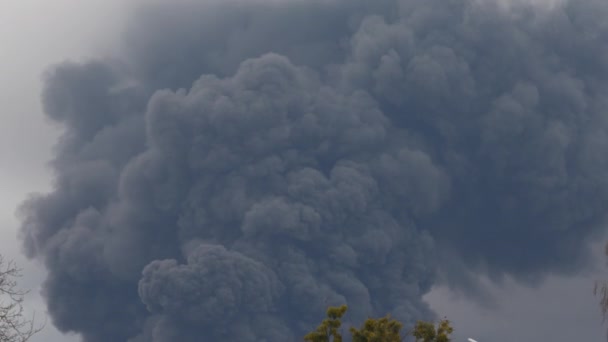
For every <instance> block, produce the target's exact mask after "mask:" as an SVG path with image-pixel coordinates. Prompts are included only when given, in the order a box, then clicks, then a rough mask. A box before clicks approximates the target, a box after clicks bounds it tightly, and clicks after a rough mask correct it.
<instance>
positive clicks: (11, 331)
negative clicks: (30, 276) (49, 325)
mask: <svg viewBox="0 0 608 342" xmlns="http://www.w3.org/2000/svg"><path fill="white" fill-rule="evenodd" d="M20 277H21V269H20V268H18V267H17V265H16V263H15V262H14V261H12V260H9V261H6V260H5V259H4V257H3V256H2V255H0V342H26V341H28V340H30V338H31V337H32V336H34V335H35V334H36V333H38V332H40V331H41V330H42V329H43V328H44V326H45V323H43V324H41V325H36V324H35V323H34V322H35V320H36V316H35V314H34V315H33V316H32V318H31V319H27V318H26V317H25V314H24V309H23V305H22V304H23V301H24V298H25V295H26V294H27V293H28V292H29V291H25V290H21V289H19V288H18V287H17V279H18V278H20Z"/></svg>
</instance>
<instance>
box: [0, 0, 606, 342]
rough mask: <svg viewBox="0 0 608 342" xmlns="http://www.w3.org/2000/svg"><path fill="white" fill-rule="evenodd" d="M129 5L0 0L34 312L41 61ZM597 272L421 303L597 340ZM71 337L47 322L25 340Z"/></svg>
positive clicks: (504, 336) (0, 240) (496, 327)
mask: <svg viewBox="0 0 608 342" xmlns="http://www.w3.org/2000/svg"><path fill="white" fill-rule="evenodd" d="M129 8H130V4H127V3H126V1H123V0H103V1H102V0H87V1H82V0H55V1H47V0H2V1H0V43H1V46H2V47H1V49H0V80H1V82H0V104H1V108H2V112H1V113H0V115H1V118H2V124H1V125H0V156H2V157H1V158H0V188H1V189H2V190H3V191H2V192H1V193H0V253H2V254H4V255H5V256H7V257H8V258H12V259H15V260H17V261H18V262H19V264H20V265H21V266H22V267H24V278H23V281H22V283H21V284H22V285H23V286H24V287H28V288H31V289H33V293H32V294H31V295H30V296H29V297H28V301H27V303H26V306H27V307H28V309H29V310H32V309H33V310H35V311H36V312H38V313H44V311H45V309H44V304H43V303H42V300H41V298H40V297H39V296H37V295H36V292H37V291H38V287H39V286H40V283H41V282H42V280H43V279H44V271H43V269H42V268H41V267H39V266H37V265H35V264H33V263H30V262H28V261H26V260H25V259H24V257H23V256H22V255H21V254H20V252H19V242H18V241H17V239H16V234H17V229H18V221H17V219H16V218H15V215H14V212H15V209H16V206H17V205H18V204H19V203H20V202H21V201H22V200H23V199H24V198H25V197H26V195H27V194H28V193H31V192H39V191H45V190H47V189H49V188H50V185H49V182H50V173H49V172H50V170H49V169H48V168H47V167H46V164H45V163H46V162H47V161H48V160H49V158H50V153H51V148H52V146H53V144H54V141H55V139H56V138H57V136H58V130H57V128H55V127H53V126H52V125H50V124H49V123H48V122H47V121H46V120H45V119H44V118H43V116H42V114H41V109H40V104H39V93H40V90H41V83H40V76H41V73H42V72H43V70H44V69H45V67H47V66H48V65H49V64H52V63H56V62H58V61H62V60H64V59H71V60H81V59H82V58H85V57H87V56H102V55H104V54H107V53H109V51H111V50H112V46H113V44H114V43H115V42H117V41H119V39H120V32H121V27H122V25H123V24H124V20H125V15H126V14H127V13H128V10H129ZM109 22H110V23H111V24H109ZM598 250H600V248H599V247H598ZM596 254H599V252H598V253H596ZM602 276H603V273H602V272H597V273H591V274H584V275H581V276H579V277H575V278H562V277H550V278H549V279H548V280H547V281H545V282H544V283H543V284H542V285H540V286H539V287H537V288H525V287H522V286H521V285H516V284H514V283H512V282H507V284H505V286H504V287H503V288H498V287H496V286H493V285H488V286H489V287H490V288H491V290H490V292H491V293H493V294H495V298H496V305H495V306H493V307H481V306H479V305H477V304H476V303H474V302H472V301H469V300H468V299H466V298H464V297H461V296H458V294H456V293H452V292H450V290H449V289H447V288H445V287H438V288H436V289H435V290H434V291H433V292H432V293H430V294H429V295H427V300H428V301H429V302H430V303H431V305H432V307H433V308H434V309H435V310H436V312H437V313H438V314H439V315H441V316H444V315H445V316H447V317H448V318H449V319H451V320H453V321H454V326H455V328H456V333H455V336H456V339H455V341H464V340H465V339H466V338H467V337H473V338H475V339H477V340H478V341H480V342H484V341H488V342H489V341H494V342H508V341H539V340H541V339H542V340H550V341H553V342H570V341H599V340H600V339H601V338H603V337H604V331H603V328H602V326H601V317H600V313H599V310H598V307H597V300H596V299H595V298H594V297H593V296H592V293H591V291H592V288H593V281H594V279H597V278H600V277H602ZM76 340H77V339H76V338H75V337H73V336H72V337H69V336H61V335H60V334H59V333H58V332H57V331H56V330H55V329H54V328H53V327H52V325H51V324H48V326H47V328H46V329H45V330H44V332H43V333H41V334H39V335H37V336H36V337H35V338H34V339H33V342H42V341H49V342H59V341H76Z"/></svg>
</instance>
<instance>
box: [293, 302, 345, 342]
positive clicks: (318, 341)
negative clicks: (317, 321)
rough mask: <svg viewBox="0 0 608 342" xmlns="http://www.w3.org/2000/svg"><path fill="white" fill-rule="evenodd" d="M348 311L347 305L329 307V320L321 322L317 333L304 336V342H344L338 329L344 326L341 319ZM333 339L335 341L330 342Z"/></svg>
mask: <svg viewBox="0 0 608 342" xmlns="http://www.w3.org/2000/svg"><path fill="white" fill-rule="evenodd" d="M346 309H347V307H346V305H342V306H340V307H329V309H327V318H326V319H324V320H323V322H321V325H319V326H318V327H317V329H316V330H315V331H313V332H310V333H308V334H307V335H306V336H304V341H309V342H330V341H333V342H342V335H341V334H340V332H338V328H340V326H341V325H342V322H341V321H340V319H341V318H342V316H343V315H344V313H345V312H346ZM331 337H333V340H330V338H331Z"/></svg>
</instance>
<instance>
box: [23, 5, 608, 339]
mask: <svg viewBox="0 0 608 342" xmlns="http://www.w3.org/2000/svg"><path fill="white" fill-rule="evenodd" d="M606 15H608V3H605V2H604V1H599V0H598V1H585V2H580V1H579V2H568V3H566V4H564V5H563V6H558V7H556V8H554V9H551V10H547V9H539V8H537V7H533V6H525V5H521V6H515V7H513V8H511V9H509V10H504V9H501V8H500V7H499V6H498V5H493V4H491V3H485V4H480V3H476V2H473V1H465V0H450V1H445V0H441V1H440V0H425V1H421V0H420V1H418V0H403V1H396V0H391V1H389V0H385V1H376V2H373V4H370V2H369V1H342V0H335V1H329V2H319V1H311V2H304V1H289V2H279V3H255V4H252V3H234V2H230V3H222V4H205V3H204V2H203V1H201V2H200V3H199V2H177V3H175V2H167V3H164V4H162V3H161V4H156V5H147V6H145V7H144V8H142V10H141V11H139V12H138V14H137V15H135V16H134V19H133V21H132V23H131V24H130V26H129V28H128V30H127V32H126V42H127V43H126V44H125V48H124V51H122V52H121V53H120V54H119V55H120V57H117V58H115V59H111V60H100V61H91V62H88V63H84V64H77V63H63V64H61V65H59V66H56V67H54V68H53V69H52V70H50V71H49V73H48V75H47V80H46V88H45V92H44V97H43V100H44V101H43V102H44V107H45V112H46V114H47V115H48V117H50V118H51V119H53V120H54V121H56V122H58V123H59V124H61V125H62V126H63V127H64V128H65V133H64V135H63V136H62V138H61V140H60V141H59V142H58V145H57V148H56V155H55V158H54V160H53V162H52V166H53V168H54V171H55V188H54V190H53V191H52V192H51V193H49V194H45V195H38V196H35V197H33V198H31V199H30V200H28V201H27V202H26V203H24V205H23V206H22V209H21V214H22V217H23V227H22V236H23V241H24V246H25V250H26V252H27V254H28V255H29V256H30V257H37V258H41V259H43V260H44V261H45V264H46V267H47V269H48V271H49V276H48V278H47V280H46V282H45V284H44V293H45V296H46V299H47V303H48V307H49V312H50V313H51V315H52V318H53V323H54V324H55V325H57V327H58V328H59V329H61V330H63V331H75V332H78V333H81V334H82V336H83V337H84V340H85V341H87V342H95V341H131V342H140V341H157V342H165V341H211V340H218V339H222V340H228V341H272V342H274V341H295V340H298V339H299V338H300V336H301V334H302V333H304V332H305V331H306V330H309V329H311V328H313V327H314V324H315V323H317V322H318V320H319V319H320V318H321V317H322V315H323V311H324V309H325V308H326V307H327V306H328V305H334V304H342V303H347V304H348V305H349V306H350V309H349V313H348V318H347V320H349V321H352V322H360V321H361V320H363V319H364V318H365V317H367V316H368V315H382V314H384V313H386V312H391V314H392V315H393V316H395V317H397V318H399V319H401V320H403V321H405V322H406V323H407V324H411V323H412V322H413V321H414V320H415V319H424V318H429V317H432V313H431V312H430V310H429V308H428V306H427V305H426V304H424V303H423V302H422V300H421V297H422V295H424V294H425V293H427V292H428V291H429V290H430V288H431V286H432V285H433V284H434V283H436V282H437V281H438V279H437V275H438V274H439V275H441V279H442V281H446V282H447V283H448V284H450V285H451V286H455V287H458V288H460V289H462V290H465V291H466V290H467V289H468V290H470V286H471V285H470V284H471V283H470V279H471V278H469V275H471V274H476V273H485V274H488V275H489V276H491V277H493V278H494V279H497V280H499V279H500V277H502V276H504V275H511V276H514V277H515V278H517V279H519V280H520V281H522V282H525V283H531V282H534V281H538V280H541V279H542V278H543V276H544V275H545V274H548V273H560V274H571V273H574V272H576V271H578V270H580V269H581V268H583V267H586V265H588V262H589V252H588V249H587V248H586V247H587V243H588V241H589V240H590V239H592V238H593V237H595V236H597V235H598V233H600V232H601V231H602V230H603V224H604V221H605V220H604V212H605V211H606V206H607V204H606V203H608V177H607V176H606V175H607V172H606V171H608V155H607V154H606V153H605V151H606V148H607V147H608V120H607V117H606V112H605V108H607V106H606V105H607V104H608V103H607V102H608V100H606V99H607V98H608V97H606V96H605V95H606V94H607V90H608V88H607V86H608V82H607V80H608V77H607V76H608V75H607V73H608V61H607V60H606V59H605V57H604V56H606V55H607V52H608V51H606V49H607V48H606V41H607V38H608V27H606V26H605V25H603V18H605V17H606Z"/></svg>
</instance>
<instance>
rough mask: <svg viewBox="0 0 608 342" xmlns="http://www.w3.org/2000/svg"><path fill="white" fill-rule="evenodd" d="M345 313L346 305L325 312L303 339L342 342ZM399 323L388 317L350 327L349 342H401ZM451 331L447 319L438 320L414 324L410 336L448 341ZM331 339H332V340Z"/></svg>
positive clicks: (419, 341)
mask: <svg viewBox="0 0 608 342" xmlns="http://www.w3.org/2000/svg"><path fill="white" fill-rule="evenodd" d="M346 310H347V306H346V305H342V306H340V307H330V308H329V309H327V318H326V319H324V320H323V322H321V324H320V325H319V327H317V329H316V330H315V331H313V332H310V333H308V334H307V335H306V336H304V341H308V342H331V341H333V342H342V335H341V334H340V332H338V328H340V326H341V325H342V322H341V321H340V319H341V318H342V316H343V315H344V313H345V312H346ZM401 329H403V324H402V323H401V322H399V321H397V320H394V319H391V317H390V315H387V316H385V317H382V318H368V319H367V320H366V321H365V323H364V324H363V326H362V327H361V329H356V328H354V327H353V328H350V333H351V334H352V336H353V342H401V341H402V340H403V339H402V337H401ZM453 331H454V329H453V328H452V326H451V325H450V321H448V320H447V319H444V320H441V321H440V322H439V324H438V325H437V327H435V324H434V323H432V322H424V321H418V322H417V323H416V326H414V329H412V330H411V332H410V334H411V335H412V336H414V338H416V342H450V341H451V339H450V334H451V333H452V332H453ZM332 338H333V339H332Z"/></svg>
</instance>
